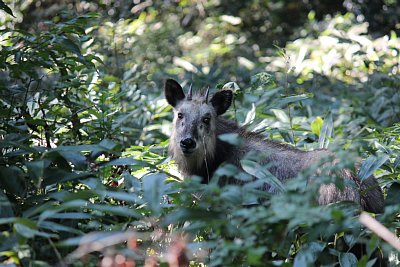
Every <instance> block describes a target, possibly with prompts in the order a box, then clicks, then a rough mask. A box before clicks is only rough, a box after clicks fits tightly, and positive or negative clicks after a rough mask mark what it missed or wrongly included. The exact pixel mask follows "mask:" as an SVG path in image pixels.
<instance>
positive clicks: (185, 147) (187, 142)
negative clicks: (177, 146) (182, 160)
mask: <svg viewBox="0 0 400 267" xmlns="http://www.w3.org/2000/svg"><path fill="white" fill-rule="evenodd" d="M195 147H196V142H195V141H194V140H193V139H192V138H186V139H183V140H181V149H182V151H183V153H185V154H190V153H192V152H193V149H194V148H195Z"/></svg>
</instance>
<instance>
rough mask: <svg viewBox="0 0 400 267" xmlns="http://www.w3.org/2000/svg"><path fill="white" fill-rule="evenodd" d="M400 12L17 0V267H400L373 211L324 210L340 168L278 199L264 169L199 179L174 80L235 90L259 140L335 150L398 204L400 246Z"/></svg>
mask: <svg viewBox="0 0 400 267" xmlns="http://www.w3.org/2000/svg"><path fill="white" fill-rule="evenodd" d="M399 14H400V4H399V3H398V1H397V0H344V1H329V0H303V1H297V0H249V1H228V0H211V1H204V0H199V1H194V0H182V1H173V0H163V1H162V0H159V1H157V0H154V1H152V0H145V1H143V0H133V1H131V0H129V1H128V0H96V1H82V0H77V1H67V0H37V1H32V0H14V1H11V0H2V1H0V32H1V36H0V95H1V98H0V136H1V138H0V149H1V153H0V265H2V266H3V265H5V266H55V265H58V266H66V265H71V266H98V265H100V266H134V265H135V264H136V266H142V265H146V266H156V265H157V264H160V266H168V265H169V266H178V265H174V264H181V265H180V266H187V265H188V264H190V266H204V265H207V266H221V265H224V266H313V265H324V266H375V265H381V266H382V265H384V264H389V265H393V266H395V265H396V264H398V263H399V255H398V252H397V253H396V252H395V250H394V249H393V248H392V247H391V246H390V245H388V244H387V243H385V242H384V241H382V240H380V238H378V237H377V236H376V235H375V234H374V233H372V232H371V231H369V230H368V229H365V228H364V227H363V226H362V225H360V223H359V221H358V215H357V214H358V213H359V207H358V206H357V205H355V204H354V203H346V202H342V203H336V204H332V205H328V206H322V207H321V206H318V205H316V204H315V201H314V200H315V195H316V194H317V190H318V184H321V183H324V182H325V183H326V182H335V183H336V184H337V185H338V186H339V187H340V186H343V181H332V177H330V176H329V175H327V174H326V173H327V172H328V171H331V170H327V171H326V172H323V173H321V175H320V177H317V178H318V179H315V180H316V181H315V182H314V183H311V184H307V180H308V179H309V175H307V173H309V172H307V171H305V172H304V173H302V174H300V175H299V177H297V178H296V179H295V180H293V181H291V182H288V183H286V184H284V185H282V188H283V189H282V191H284V192H282V193H281V194H277V195H270V194H267V193H266V192H262V191H260V190H258V187H259V183H260V182H262V183H274V182H276V180H275V179H274V177H272V176H271V174H269V173H267V172H265V171H262V169H261V168H260V166H257V164H256V163H255V162H251V161H247V162H243V164H244V165H245V166H244V168H243V169H244V170H246V171H243V170H242V171H241V170H237V169H235V168H233V166H229V165H226V166H223V167H222V168H220V169H219V171H218V172H217V173H216V174H215V176H214V177H213V181H217V180H218V178H219V177H220V176H222V175H230V174H231V175H232V174H235V175H237V176H238V177H246V175H247V174H248V173H250V174H252V175H254V176H255V177H256V178H257V179H256V181H254V182H252V183H249V184H247V185H246V186H243V187H240V186H237V185H227V186H224V187H220V186H218V185H217V183H216V182H212V183H210V184H207V185H203V184H200V182H199V179H197V178H196V177H192V178H188V179H185V180H184V179H182V177H180V176H179V174H178V173H177V171H176V166H175V165H174V164H173V162H171V161H170V159H169V158H168V155H167V147H168V142H169V141H168V136H169V134H170V132H171V124H170V121H171V119H172V111H171V107H169V106H168V105H167V103H166V101H165V100H164V96H163V81H164V80H165V79H166V78H168V77H172V78H174V79H176V80H178V81H179V82H180V83H181V84H182V85H183V86H184V88H185V89H187V88H188V86H189V84H193V87H194V88H195V89H197V90H198V89H200V88H205V87H207V86H210V88H211V90H212V91H213V92H215V91H216V90H219V89H221V88H223V87H228V88H230V89H232V90H234V92H235V98H234V106H233V108H231V110H230V111H229V112H228V114H227V116H228V117H230V118H231V119H234V120H236V121H237V122H238V123H239V124H240V125H246V127H247V128H248V129H249V130H252V131H257V132H259V133H261V134H263V135H265V137H266V138H270V139H274V140H276V141H280V142H286V143H289V144H292V145H293V146H296V147H299V148H301V149H304V150H311V149H317V148H327V147H329V149H331V150H334V151H337V155H338V158H339V159H340V164H338V166H337V167H338V168H341V167H346V166H347V167H349V166H352V164H353V163H354V162H356V161H358V160H362V164H361V168H360V170H359V175H360V177H361V179H365V178H366V177H368V176H369V175H371V174H375V175H376V177H377V178H378V180H379V183H380V185H381V187H382V188H383V189H384V192H385V197H386V203H385V212H384V213H383V214H378V215H376V216H375V218H376V219H377V220H378V221H380V222H381V223H382V224H384V225H385V226H386V227H387V228H388V229H390V230H391V231H392V232H393V233H397V235H399V228H400V226H399V219H400V198H399V195H400V184H399V182H400V175H399V170H400V156H399V150H400V124H399V121H400V91H399V88H400V76H399V74H400V60H399V59H400V39H399V37H398V34H399V30H400V22H399ZM224 138H225V140H226V141H227V142H232V143H235V142H237V140H236V139H235V137H232V136H225V137H224ZM310 171H311V170H310ZM255 199H257V200H258V201H261V202H262V203H263V205H255V206H250V207H249V206H248V205H244V204H245V203H252V201H254V200H255ZM360 248H362V249H361V251H360Z"/></svg>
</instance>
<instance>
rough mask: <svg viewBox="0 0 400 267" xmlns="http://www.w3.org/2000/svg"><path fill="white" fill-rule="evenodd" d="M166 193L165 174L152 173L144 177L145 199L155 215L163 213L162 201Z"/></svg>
mask: <svg viewBox="0 0 400 267" xmlns="http://www.w3.org/2000/svg"><path fill="white" fill-rule="evenodd" d="M164 191H165V174H162V173H152V174H149V175H146V176H144V177H143V197H144V200H145V201H146V202H147V205H148V206H149V208H150V209H151V210H152V211H153V212H154V214H155V215H160V213H161V201H162V197H163V194H164Z"/></svg>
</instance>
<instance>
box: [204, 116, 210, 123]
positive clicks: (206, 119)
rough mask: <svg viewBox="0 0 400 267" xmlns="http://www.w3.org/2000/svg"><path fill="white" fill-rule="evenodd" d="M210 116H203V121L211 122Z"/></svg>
mask: <svg viewBox="0 0 400 267" xmlns="http://www.w3.org/2000/svg"><path fill="white" fill-rule="evenodd" d="M210 120H211V119H210V118H209V117H204V118H203V122H204V123H205V124H210Z"/></svg>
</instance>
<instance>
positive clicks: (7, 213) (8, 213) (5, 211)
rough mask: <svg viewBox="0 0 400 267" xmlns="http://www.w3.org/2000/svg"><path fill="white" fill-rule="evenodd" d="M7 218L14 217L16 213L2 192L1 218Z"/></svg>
mask: <svg viewBox="0 0 400 267" xmlns="http://www.w3.org/2000/svg"><path fill="white" fill-rule="evenodd" d="M7 217H14V211H13V209H12V205H11V203H10V201H9V200H8V198H7V196H6V195H5V194H4V193H3V192H2V191H1V190H0V218H7Z"/></svg>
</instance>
